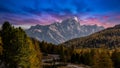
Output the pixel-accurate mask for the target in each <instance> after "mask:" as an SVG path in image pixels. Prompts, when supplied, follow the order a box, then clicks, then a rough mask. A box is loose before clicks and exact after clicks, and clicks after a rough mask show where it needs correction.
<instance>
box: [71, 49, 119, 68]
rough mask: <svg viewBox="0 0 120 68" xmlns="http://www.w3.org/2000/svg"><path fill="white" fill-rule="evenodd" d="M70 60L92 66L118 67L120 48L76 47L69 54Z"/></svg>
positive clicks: (94, 67) (95, 67) (99, 67)
mask: <svg viewBox="0 0 120 68" xmlns="http://www.w3.org/2000/svg"><path fill="white" fill-rule="evenodd" d="M71 62H72V63H78V64H85V65H89V66H91V67H92V68H120V65H119V63H120V50H117V49H115V50H108V49H103V48H94V49H92V48H91V49H77V50H74V52H73V53H72V55H71Z"/></svg>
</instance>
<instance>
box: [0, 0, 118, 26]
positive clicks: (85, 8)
mask: <svg viewBox="0 0 120 68" xmlns="http://www.w3.org/2000/svg"><path fill="white" fill-rule="evenodd" d="M74 16H76V17H78V19H79V22H80V24H81V25H94V24H97V25H98V26H104V27H106V28H107V27H111V26H114V25H116V24H120V0H0V25H2V24H3V22H4V21H9V22H10V23H12V24H13V25H15V26H22V27H24V28H29V27H30V26H32V25H36V24H40V25H48V24H51V23H54V22H60V21H61V20H64V19H66V18H69V17H74Z"/></svg>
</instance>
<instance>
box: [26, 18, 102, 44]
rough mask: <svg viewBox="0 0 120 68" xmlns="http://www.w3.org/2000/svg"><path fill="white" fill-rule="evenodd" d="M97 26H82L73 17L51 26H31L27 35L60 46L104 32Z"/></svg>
mask: <svg viewBox="0 0 120 68" xmlns="http://www.w3.org/2000/svg"><path fill="white" fill-rule="evenodd" d="M103 29H104V27H102V26H97V25H81V24H80V22H79V21H78V18H77V17H71V18H67V19H64V20H62V21H61V22H55V23H53V24H50V25H36V26H31V27H30V28H29V29H27V30H26V33H27V34H28V35H29V36H30V37H33V38H36V39H38V40H40V41H43V40H44V41H46V42H49V43H54V44H60V43H63V42H65V41H68V40H70V39H73V38H78V37H84V36H88V35H90V34H92V33H95V32H98V31H100V30H103Z"/></svg>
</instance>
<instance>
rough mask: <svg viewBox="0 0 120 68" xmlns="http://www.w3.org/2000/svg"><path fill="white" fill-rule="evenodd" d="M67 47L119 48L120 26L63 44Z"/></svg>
mask: <svg viewBox="0 0 120 68" xmlns="http://www.w3.org/2000/svg"><path fill="white" fill-rule="evenodd" d="M63 45H65V46H67V47H75V48H81V47H90V48H94V47H95V48H98V47H105V48H116V47H120V25H116V26H114V27H111V28H107V29H104V30H102V31H99V32H96V33H94V34H91V35H89V36H86V37H82V38H76V39H72V40H69V41H67V42H64V43H63Z"/></svg>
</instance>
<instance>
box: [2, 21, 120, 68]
mask: <svg viewBox="0 0 120 68" xmlns="http://www.w3.org/2000/svg"><path fill="white" fill-rule="evenodd" d="M117 30H118V31H119V30H120V29H118V28H117ZM104 31H106V30H104ZM113 31H116V29H114V30H113ZM100 33H101V32H100ZM107 33H108V34H105V36H109V35H110V34H109V33H111V34H112V33H113V34H114V33H115V34H114V38H116V37H115V36H118V37H119V36H120V35H119V34H117V33H116V32H112V31H110V32H109V31H107ZM118 33H119V32H118ZM97 34H98V33H97ZM97 36H99V35H95V36H94V38H97ZM102 36H104V35H101V36H99V37H100V38H102ZM111 37H113V36H111ZM114 38H109V39H112V40H114ZM91 40H93V39H92V38H91ZM97 40H98V41H99V40H100V41H104V40H101V39H97ZM118 40H119V39H118ZM88 41H89V40H88ZM100 41H99V42H100ZM104 42H105V41H104ZM106 42H107V43H109V42H110V43H111V41H106ZM114 42H116V41H114ZM114 42H113V44H111V45H110V47H108V46H107V47H105V46H103V45H102V44H101V46H100V47H87V46H86V47H81V48H80V47H78V48H77V47H74V46H71V47H70V46H69V45H67V46H65V45H63V44H59V45H55V44H52V43H47V42H45V41H38V40H37V39H34V38H30V37H28V36H27V35H26V33H25V31H24V30H23V29H22V28H21V27H19V28H15V27H14V26H12V25H11V24H10V23H9V22H4V24H3V25H2V27H1V30H0V66H1V68H58V67H57V66H55V65H54V64H53V65H51V66H49V67H44V66H43V65H42V64H43V63H42V58H43V57H44V55H48V54H57V55H59V57H60V59H59V60H58V61H60V62H63V63H64V64H67V63H74V64H84V65H87V66H90V68H120V65H119V63H120V49H119V47H111V46H114V45H117V44H114ZM82 43H86V45H87V43H88V44H90V45H92V43H89V42H87V41H82ZM95 43H97V42H95ZM95 43H94V44H93V46H94V45H95ZM117 43H118V44H120V43H119V41H118V42H117ZM78 45H79V44H78ZM82 45H83V44H82ZM106 45H107V44H106ZM68 46H69V47H68ZM79 46H80V45H79ZM96 46H97V45H96Z"/></svg>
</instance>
